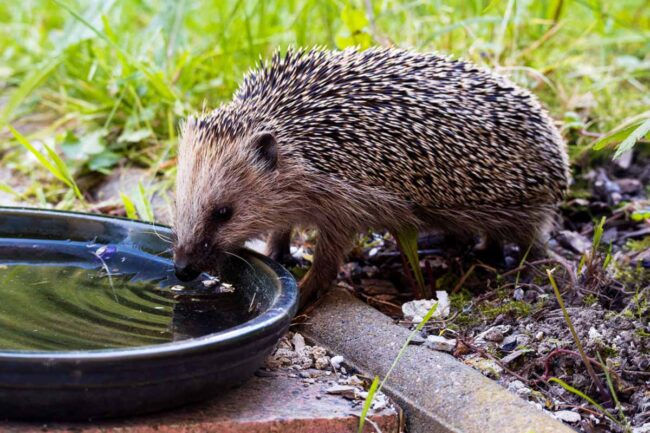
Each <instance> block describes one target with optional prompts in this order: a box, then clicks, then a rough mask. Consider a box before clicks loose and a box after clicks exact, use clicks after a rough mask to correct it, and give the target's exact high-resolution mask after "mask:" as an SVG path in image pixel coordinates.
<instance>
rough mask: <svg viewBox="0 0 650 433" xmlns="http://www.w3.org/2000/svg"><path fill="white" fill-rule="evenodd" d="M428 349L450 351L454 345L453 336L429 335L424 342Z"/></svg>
mask: <svg viewBox="0 0 650 433" xmlns="http://www.w3.org/2000/svg"><path fill="white" fill-rule="evenodd" d="M424 344H425V346H427V347H428V348H430V349H433V350H440V351H442V352H452V351H453V350H454V348H455V347H456V339H455V338H445V337H440V336H438V335H429V336H428V337H427V340H426V342H425V343H424Z"/></svg>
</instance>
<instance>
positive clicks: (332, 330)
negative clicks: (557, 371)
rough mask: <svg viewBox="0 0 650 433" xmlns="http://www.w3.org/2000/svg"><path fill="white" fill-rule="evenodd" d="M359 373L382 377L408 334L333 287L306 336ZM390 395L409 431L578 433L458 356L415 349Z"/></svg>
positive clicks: (387, 389) (393, 379) (410, 351)
mask: <svg viewBox="0 0 650 433" xmlns="http://www.w3.org/2000/svg"><path fill="white" fill-rule="evenodd" d="M301 332H303V334H304V335H305V336H307V337H308V338H310V339H312V340H313V341H315V342H316V343H317V344H319V345H323V346H325V347H328V348H329V349H330V350H331V351H332V352H334V353H336V354H341V355H343V356H344V357H345V359H346V360H347V361H348V362H350V363H351V364H353V365H354V366H355V367H357V368H358V369H359V370H361V371H363V372H365V373H367V374H369V375H379V376H380V377H382V378H383V377H384V376H385V375H386V373H387V372H388V369H389V368H390V365H391V364H392V362H393V360H394V359H395V356H396V355H397V352H398V351H399V349H400V348H401V346H402V344H404V341H405V340H406V338H407V337H408V335H409V331H408V330H407V329H405V328H403V327H401V326H398V325H395V324H394V323H393V322H392V320H391V319H390V318H389V317H387V316H385V315H384V314H382V313H380V312H379V311H377V310H375V309H374V308H372V307H369V306H368V305H366V304H364V303H363V302H361V301H359V300H358V299H356V298H355V297H354V296H352V295H351V294H350V293H349V292H347V291H345V290H342V289H334V290H332V291H331V292H330V293H328V294H327V295H326V296H325V298H324V299H323V300H322V302H321V303H320V304H319V306H318V307H317V308H316V309H315V310H314V311H313V312H312V314H311V317H310V319H309V321H308V323H307V324H305V325H303V329H302V331H301ZM384 392H385V393H386V394H388V395H389V396H390V397H392V398H393V399H395V400H396V401H397V402H398V403H399V404H400V405H401V407H402V409H403V410H404V412H405V413H406V424H407V426H408V431H409V432H410V433H425V432H426V433H452V432H453V433H575V432H574V431H573V430H572V429H570V428H568V427H566V426H565V425H563V424H562V423H561V422H559V421H556V420H555V419H553V418H551V417H549V416H547V415H546V414H544V413H543V412H541V411H539V410H537V409H536V408H535V407H533V406H532V405H530V404H529V403H528V402H525V401H524V400H522V399H520V398H519V397H517V396H516V395H514V394H512V393H510V392H508V391H507V390H505V389H504V388H503V387H501V386H500V385H498V384H496V383H495V382H493V381H491V380H489V379H487V378H486V377H483V376H482V375H481V374H480V373H479V372H477V371H475V370H473V369H472V368H470V367H468V366H466V365H464V364H462V363H460V362H458V361H457V360H456V359H455V358H454V357H452V356H451V355H448V354H446V353H442V352H436V351H434V350H431V349H429V348H427V347H423V346H409V348H408V349H407V350H406V352H405V354H404V356H403V357H402V358H401V360H400V362H399V364H398V365H397V366H396V367H395V369H394V370H393V372H392V373H391V377H390V378H389V379H388V381H387V382H386V385H385V387H384Z"/></svg>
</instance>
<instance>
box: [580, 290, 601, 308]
mask: <svg viewBox="0 0 650 433" xmlns="http://www.w3.org/2000/svg"><path fill="white" fill-rule="evenodd" d="M582 302H583V303H584V304H585V305H586V306H587V307H591V306H592V305H594V304H596V303H597V302H598V298H597V297H596V296H595V295H592V294H591V293H590V294H588V295H587V296H585V298H584V299H583V300H582Z"/></svg>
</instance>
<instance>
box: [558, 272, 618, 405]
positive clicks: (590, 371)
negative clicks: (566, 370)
mask: <svg viewBox="0 0 650 433" xmlns="http://www.w3.org/2000/svg"><path fill="white" fill-rule="evenodd" d="M546 275H548V280H549V281H550V282H551V286H552V287H553V292H554V293H555V297H556V298H557V302H558V304H560V309H561V310H562V314H563V315H564V320H565V322H566V324H567V326H568V327H569V331H571V336H572V337H573V341H574V342H575V344H576V347H577V348H578V352H579V353H580V358H582V363H583V364H584V365H585V368H586V369H587V373H588V374H589V377H590V378H591V380H592V381H593V383H594V385H596V388H597V389H598V393H599V394H600V396H601V398H602V399H603V400H608V396H607V393H606V392H605V388H604V387H603V384H602V383H601V382H600V379H599V378H598V376H596V372H595V371H594V368H593V367H592V365H591V362H590V361H589V358H588V357H587V354H586V353H585V349H584V348H583V347H582V343H581V342H580V338H578V333H577V332H576V329H575V327H574V326H573V322H572V321H571V317H569V312H568V311H567V309H566V306H565V305H564V299H562V294H561V293H560V289H559V288H558V286H557V283H556V282H555V278H553V272H552V270H550V269H547V270H546Z"/></svg>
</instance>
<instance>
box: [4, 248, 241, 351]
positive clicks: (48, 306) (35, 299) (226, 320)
mask: <svg viewBox="0 0 650 433" xmlns="http://www.w3.org/2000/svg"><path fill="white" fill-rule="evenodd" d="M206 278H208V277H207V276H205V277H204V278H199V280H197V281H195V282H192V283H189V284H188V283H183V285H182V286H181V283H180V282H179V281H178V280H177V279H176V278H175V277H174V273H173V270H172V264H171V261H170V260H169V259H168V258H163V257H159V256H156V255H152V254H147V253H143V252H142V251H139V250H136V249H131V248H128V247H125V246H123V245H98V244H95V243H92V242H88V243H82V242H71V241H52V240H30V239H0V349H2V350H18V351H63V350H66V351H67V350H93V349H110V348H120V347H133V346H144V345H152V344H160V343H167V342H170V341H177V340H182V339H187V338H192V337H199V336H203V335H207V334H210V333H213V332H218V331H221V330H224V329H227V328H230V327H233V326H235V325H238V324H241V323H243V322H245V321H247V320H248V319H250V318H251V317H252V314H253V313H252V312H251V311H249V304H250V303H249V302H247V300H245V299H243V297H242V296H241V295H240V294H239V293H238V291H237V290H234V291H233V290H224V288H223V286H221V285H220V284H213V283H214V282H213V281H210V280H207V279H206Z"/></svg>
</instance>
